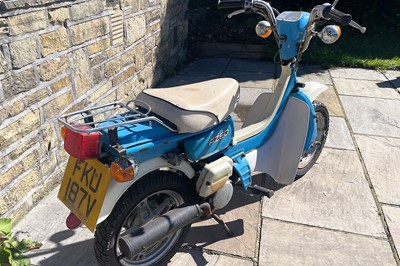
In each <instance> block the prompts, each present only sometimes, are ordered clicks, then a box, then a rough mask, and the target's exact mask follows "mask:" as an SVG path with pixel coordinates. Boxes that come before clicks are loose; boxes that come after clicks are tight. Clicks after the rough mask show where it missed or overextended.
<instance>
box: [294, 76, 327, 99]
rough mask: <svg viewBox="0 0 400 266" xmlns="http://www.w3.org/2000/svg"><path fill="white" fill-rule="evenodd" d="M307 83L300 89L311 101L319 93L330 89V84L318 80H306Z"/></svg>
mask: <svg viewBox="0 0 400 266" xmlns="http://www.w3.org/2000/svg"><path fill="white" fill-rule="evenodd" d="M305 85H306V86H305V87H304V88H301V89H300V91H301V92H302V93H304V94H305V95H307V96H308V98H309V99H310V101H311V102H313V101H314V100H315V99H316V98H317V97H318V95H320V94H321V93H322V92H324V91H325V90H326V89H328V86H326V85H324V84H322V83H319V82H316V81H309V82H305Z"/></svg>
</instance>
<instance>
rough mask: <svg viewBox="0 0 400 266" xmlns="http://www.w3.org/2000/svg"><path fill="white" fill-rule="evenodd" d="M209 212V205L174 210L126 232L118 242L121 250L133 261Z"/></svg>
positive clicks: (196, 205)
mask: <svg viewBox="0 0 400 266" xmlns="http://www.w3.org/2000/svg"><path fill="white" fill-rule="evenodd" d="M207 210H210V205H209V204H208V203H204V204H202V205H201V206H200V205H198V204H195V205H190V206H187V207H182V208H176V209H172V210H170V211H168V212H167V213H165V214H163V215H161V216H160V217H158V218H156V219H154V220H152V221H150V222H149V223H148V224H146V225H144V226H142V227H140V228H132V229H128V230H127V231H125V232H124V234H123V236H121V237H120V239H119V241H118V244H119V249H120V251H121V252H122V254H124V256H125V257H126V258H128V259H132V258H133V257H134V256H135V255H136V254H138V253H140V252H141V251H142V250H143V249H146V248H147V247H149V246H150V245H152V244H154V243H156V242H158V241H160V240H162V239H164V238H166V237H167V236H168V235H170V234H172V233H175V232H176V231H178V230H180V229H182V228H183V227H185V226H186V225H188V224H191V223H193V222H195V221H197V220H198V219H200V218H201V216H203V215H204V214H207V213H208V211H207Z"/></svg>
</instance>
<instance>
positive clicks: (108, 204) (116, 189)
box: [97, 157, 195, 224]
mask: <svg viewBox="0 0 400 266" xmlns="http://www.w3.org/2000/svg"><path fill="white" fill-rule="evenodd" d="M161 168H169V169H172V170H177V171H180V172H182V173H184V174H185V175H186V176H187V177H188V178H193V177H194V175H195V171H194V170H193V168H192V167H191V166H190V164H189V163H188V162H186V161H181V162H180V164H179V165H172V164H170V163H169V162H168V161H167V160H166V159H164V158H162V157H156V158H153V159H150V160H147V161H145V162H142V163H140V164H139V172H138V175H137V177H136V178H135V179H134V180H132V181H130V182H125V183H118V182H117V181H115V180H114V179H113V178H112V179H111V181H110V184H109V186H108V189H107V194H106V196H105V198H104V202H103V206H102V207H101V211H100V215H99V218H98V220H97V224H99V223H101V222H103V221H104V220H105V219H107V217H108V216H109V215H110V213H111V211H112V209H113V208H114V206H115V204H116V203H117V201H118V200H119V198H120V197H121V196H122V195H123V194H124V193H125V191H126V190H127V189H128V188H129V187H130V186H132V184H134V183H135V182H136V181H138V180H139V179H141V178H142V177H144V176H145V175H146V174H148V173H150V172H153V171H155V170H158V169H161Z"/></svg>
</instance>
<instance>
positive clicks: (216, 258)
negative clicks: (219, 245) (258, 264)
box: [168, 247, 253, 266]
mask: <svg viewBox="0 0 400 266" xmlns="http://www.w3.org/2000/svg"><path fill="white" fill-rule="evenodd" d="M168 265H170V266H187V265H204V266H205V265H208V266H214V265H215V266H226V265H230V266H252V265H253V262H252V261H250V260H245V259H241V258H234V257H228V256H223V255H218V254H208V253H206V252H204V251H201V250H194V249H191V248H188V247H182V248H181V249H180V251H179V252H178V253H177V254H176V255H175V256H174V257H173V258H172V259H171V262H170V263H169V264H168Z"/></svg>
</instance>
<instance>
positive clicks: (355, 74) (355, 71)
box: [329, 68, 387, 81]
mask: <svg viewBox="0 0 400 266" xmlns="http://www.w3.org/2000/svg"><path fill="white" fill-rule="evenodd" d="M329 72H330V73H331V76H332V78H345V79H359V80H380V81H387V79H386V77H385V76H384V75H383V74H382V73H381V72H379V71H376V70H369V69H362V68H334V69H331V70H329Z"/></svg>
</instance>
